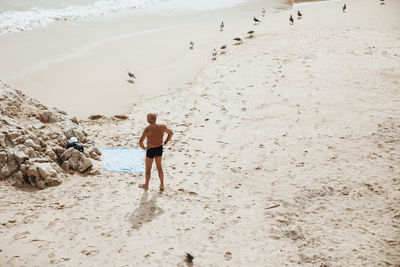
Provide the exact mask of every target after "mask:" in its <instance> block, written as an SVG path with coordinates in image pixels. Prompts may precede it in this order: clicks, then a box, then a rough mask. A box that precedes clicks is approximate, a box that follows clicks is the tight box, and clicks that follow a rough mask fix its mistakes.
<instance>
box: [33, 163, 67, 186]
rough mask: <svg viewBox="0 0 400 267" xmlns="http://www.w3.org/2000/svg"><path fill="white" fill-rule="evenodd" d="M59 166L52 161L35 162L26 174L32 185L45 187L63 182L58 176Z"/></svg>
mask: <svg viewBox="0 0 400 267" xmlns="http://www.w3.org/2000/svg"><path fill="white" fill-rule="evenodd" d="M59 171H60V170H59V168H58V166H57V167H56V165H54V164H52V163H51V162H33V163H31V165H30V166H29V167H28V168H27V170H26V175H27V176H28V179H29V181H30V183H31V185H32V186H35V187H37V188H39V189H43V188H45V187H46V186H54V185H59V184H61V180H60V179H59V178H58V175H57V173H58V172H59Z"/></svg>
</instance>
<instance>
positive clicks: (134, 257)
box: [0, 0, 400, 266]
mask: <svg viewBox="0 0 400 267" xmlns="http://www.w3.org/2000/svg"><path fill="white" fill-rule="evenodd" d="M386 2H387V3H386V5H384V6H380V5H379V2H378V1H375V0H367V1H366V0H364V1H361V0H354V1H348V2H347V6H348V11H347V13H345V14H343V13H342V11H341V6H342V5H343V2H341V1H338V2H333V3H327V4H321V5H306V6H304V7H302V8H301V10H302V12H303V15H304V18H303V19H301V20H297V19H296V21H295V24H294V25H292V26H290V25H289V22H288V16H289V14H290V13H293V14H294V11H291V12H287V11H285V12H281V13H279V14H275V15H273V16H269V17H268V18H267V19H266V20H265V21H263V23H262V24H261V25H258V26H257V28H256V30H257V35H256V37H255V38H253V39H246V40H245V41H244V43H243V44H242V45H240V46H232V45H230V46H229V48H228V52H227V53H226V54H224V55H220V56H218V58H217V60H216V61H213V62H211V63H209V64H208V65H207V67H206V68H205V69H204V70H203V71H202V72H201V73H200V74H199V75H198V76H197V78H195V79H194V80H193V81H192V83H191V85H190V86H187V87H185V88H173V89H171V90H168V91H167V92H166V93H165V94H164V95H162V96H159V97H157V98H151V97H142V98H141V102H142V103H143V104H138V105H136V106H134V107H132V109H131V112H130V113H129V117H130V120H126V121H122V122H121V121H116V120H113V119H101V120H98V121H82V122H81V123H82V124H83V125H84V126H85V127H86V128H88V132H89V134H90V135H91V136H92V137H93V138H95V139H96V142H97V143H98V144H99V145H102V146H103V147H112V146H131V147H136V146H137V142H138V138H139V135H140V132H141V130H142V129H143V127H145V125H146V124H145V114H146V113H147V112H149V111H158V112H159V120H160V122H162V123H166V124H168V125H170V127H171V128H172V129H173V130H174V131H175V135H174V137H173V140H172V141H171V143H170V144H169V145H168V146H167V147H166V150H165V160H164V165H165V173H166V178H165V179H166V191H165V192H164V193H159V192H158V191H157V190H156V189H157V188H158V179H157V177H156V173H155V171H154V173H153V177H152V180H151V182H150V187H151V189H150V190H149V191H148V192H146V191H143V190H141V189H139V188H138V187H137V185H138V184H139V183H142V182H143V180H144V178H143V177H142V176H135V175H129V174H118V173H108V172H103V173H102V174H101V175H99V176H98V177H96V178H84V177H79V176H77V177H70V179H69V180H67V181H66V182H65V183H63V184H62V185H61V186H58V187H54V188H49V189H46V190H42V191H32V192H31V191H29V190H26V191H21V190H18V189H14V188H12V187H8V186H6V185H1V186H0V234H1V239H0V263H1V265H8V266H23V265H27V266H36V265H37V266H44V265H49V264H57V265H61V266H63V265H66V266H76V265H83V266H177V265H178V266H186V263H185V262H184V252H185V251H192V252H193V254H194V255H195V259H194V263H195V264H194V265H195V266H295V265H303V266H399V264H400V230H399V227H400V206H399V204H400V183H399V177H400V166H399V162H400V153H399V151H400V111H399V103H400V95H399V83H400V68H399V62H400V61H399V59H400V46H399V40H400V27H399V26H400V24H399V22H400V20H399V18H398V16H397V15H398V14H399V10H400V2H398V1H394V0H387V1H386ZM99 167H100V166H99Z"/></svg>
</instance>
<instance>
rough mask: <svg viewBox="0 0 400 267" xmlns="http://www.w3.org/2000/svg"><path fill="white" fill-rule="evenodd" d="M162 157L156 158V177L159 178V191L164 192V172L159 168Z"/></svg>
mask: <svg viewBox="0 0 400 267" xmlns="http://www.w3.org/2000/svg"><path fill="white" fill-rule="evenodd" d="M161 160H162V157H156V166H157V170H158V177H160V190H161V191H162V190H164V172H163V169H162V166H161Z"/></svg>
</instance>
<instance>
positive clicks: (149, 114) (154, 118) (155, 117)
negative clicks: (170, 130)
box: [147, 113, 157, 120]
mask: <svg viewBox="0 0 400 267" xmlns="http://www.w3.org/2000/svg"><path fill="white" fill-rule="evenodd" d="M147 117H148V118H150V119H153V120H156V119H157V113H148V114H147Z"/></svg>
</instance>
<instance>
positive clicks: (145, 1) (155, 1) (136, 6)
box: [0, 0, 249, 34]
mask: <svg viewBox="0 0 400 267" xmlns="http://www.w3.org/2000/svg"><path fill="white" fill-rule="evenodd" d="M247 1H249V0H98V1H96V2H94V3H93V4H91V5H84V6H83V5H72V6H67V7H65V8H61V9H54V8H43V7H35V8H32V9H30V10H24V11H14V10H8V11H6V12H3V13H0V34H5V33H10V32H19V31H26V30H31V29H33V28H35V27H38V26H46V25H48V24H50V23H53V22H56V21H66V20H76V19H85V18H94V17H98V16H107V15H111V14H126V13H129V12H136V13H143V12H144V13H163V14H168V13H171V12H176V11H182V10H187V11H203V10H212V9H219V8H226V7H230V6H234V5H237V4H240V3H243V2H247Z"/></svg>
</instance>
